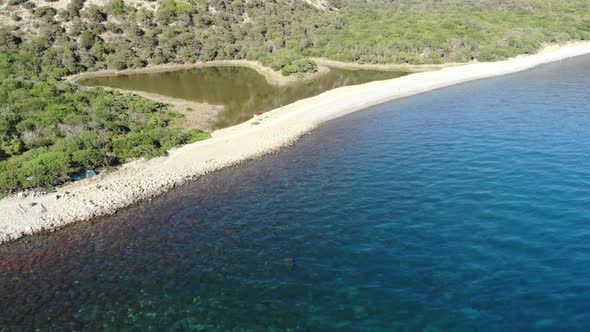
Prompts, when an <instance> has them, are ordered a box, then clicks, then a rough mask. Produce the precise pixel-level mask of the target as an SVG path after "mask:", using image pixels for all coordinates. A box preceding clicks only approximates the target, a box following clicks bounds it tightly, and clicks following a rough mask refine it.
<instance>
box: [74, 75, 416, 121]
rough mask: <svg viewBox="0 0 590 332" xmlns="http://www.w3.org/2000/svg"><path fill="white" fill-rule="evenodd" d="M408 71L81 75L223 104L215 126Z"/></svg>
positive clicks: (114, 84)
mask: <svg viewBox="0 0 590 332" xmlns="http://www.w3.org/2000/svg"><path fill="white" fill-rule="evenodd" d="M405 74H406V73H403V72H392V71H374V70H344V69H331V70H330V72H329V73H327V74H325V75H322V76H320V77H318V78H317V79H314V80H311V81H307V82H300V83H295V84H291V85H287V86H284V87H278V86H275V85H271V84H269V83H268V82H267V81H266V78H265V77H264V76H262V75H260V74H258V72H256V71H255V70H254V69H250V68H244V67H210V68H195V69H185V70H177V71H169V72H158V73H146V74H132V75H119V76H108V77H96V78H89V79H85V80H81V81H80V82H79V83H80V84H82V85H87V86H108V87H112V88H119V89H124V90H132V91H144V92H149V93H156V94H159V95H163V96H167V97H174V98H180V99H185V100H190V101H195V102H199V103H207V104H211V105H223V106H224V110H223V112H221V113H220V114H219V116H218V118H217V121H216V123H215V125H214V127H215V128H223V127H228V126H232V125H235V124H238V123H242V122H244V121H246V120H249V119H251V118H252V115H253V114H256V113H257V112H265V111H270V110H272V109H275V108H278V107H280V106H281V105H288V104H290V103H293V102H295V101H297V100H299V99H304V98H308V97H312V96H315V95H318V94H320V93H322V92H325V91H328V90H331V89H334V88H337V87H341V86H347V85H356V84H362V83H367V82H371V81H378V80H385V79H390V78H395V77H399V76H402V75H405Z"/></svg>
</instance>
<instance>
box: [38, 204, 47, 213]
mask: <svg viewBox="0 0 590 332" xmlns="http://www.w3.org/2000/svg"><path fill="white" fill-rule="evenodd" d="M39 206H41V209H42V210H43V212H47V209H46V208H45V205H43V204H41V203H39Z"/></svg>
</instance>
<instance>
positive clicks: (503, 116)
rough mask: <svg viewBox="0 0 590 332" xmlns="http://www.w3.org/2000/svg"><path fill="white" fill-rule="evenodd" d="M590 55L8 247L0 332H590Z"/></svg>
mask: <svg viewBox="0 0 590 332" xmlns="http://www.w3.org/2000/svg"><path fill="white" fill-rule="evenodd" d="M589 86H590V57H581V58H577V59H574V60H568V61H564V62H561V63H555V64H551V65H546V66H543V67H541V68H537V69H534V70H532V71H527V72H524V73H520V74H516V75H511V76H505V77H499V78H494V79H489V80H485V81H479V82H474V83H469V84H465V85H461V86H455V87H451V88H446V89H443V90H438V91H434V92H430V93H427V94H424V95H420V96H416V97H412V98H408V99H404V100H401V101H396V102H393V103H388V104H385V105H381V106H378V107H373V108H371V109H369V110H365V111H362V112H358V113H356V114H353V115H350V116H347V117H345V118H341V119H338V120H335V121H332V122H330V123H328V124H326V125H324V126H322V127H321V128H320V129H319V130H317V131H315V132H313V133H312V134H310V135H308V136H306V137H304V138H303V139H302V140H301V141H300V142H299V143H298V144H296V145H295V146H293V147H291V148H289V149H286V150H285V151H283V152H281V153H279V154H275V155H271V156H268V157H265V158H262V159H260V160H257V161H253V162H249V163H247V164H246V165H243V166H240V167H236V168H231V169H226V170H223V171H220V172H217V173H215V174H212V175H209V176H206V177H204V178H201V179H200V180H198V181H196V182H194V183H191V184H189V185H186V186H184V187H181V188H177V189H176V190H174V191H172V192H170V193H169V194H167V195H165V196H163V197H161V198H158V199H155V200H153V201H151V202H145V203H142V204H140V205H138V206H134V207H132V208H129V209H126V210H124V211H122V212H120V213H118V214H116V215H115V216H112V217H108V218H103V219H100V220H96V222H94V223H92V224H91V223H80V224H77V225H74V226H72V227H68V228H66V229H64V230H62V231H59V232H57V233H54V234H50V235H45V236H36V237H29V238H26V239H24V240H22V241H19V242H17V243H13V244H10V245H7V246H2V247H0V258H1V259H0V326H5V327H24V328H31V329H32V328H41V329H44V328H49V327H54V328H55V329H54V330H55V331H57V330H61V329H70V330H71V329H76V328H77V329H80V328H84V329H87V330H98V329H112V330H117V329H131V330H138V331H143V330H147V328H148V327H151V328H153V329H161V330H174V329H176V330H189V329H193V330H205V331H215V330H224V331H225V330H257V331H266V330H269V331H270V330H275V331H279V330H287V329H292V330H326V331H334V330H350V331H358V330H367V331H368V330H371V331H379V330H381V331H555V330H560V331H588V329H589V328H590V279H589V278H590V106H589V105H590V92H589V90H588V87H589Z"/></svg>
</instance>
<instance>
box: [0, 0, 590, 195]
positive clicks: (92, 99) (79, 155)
mask: <svg viewBox="0 0 590 332" xmlns="http://www.w3.org/2000/svg"><path fill="white" fill-rule="evenodd" d="M327 3H328V10H326V11H323V10H319V9H317V8H314V7H313V6H311V5H309V4H307V3H306V2H304V1H302V0H271V1H268V0H249V1H243V0H162V1H158V2H153V1H147V0H146V1H144V2H140V3H138V4H136V5H130V4H129V3H128V2H125V1H123V0H111V1H109V2H108V3H106V4H105V5H104V6H98V5H94V4H85V1H84V0H71V1H70V2H69V4H68V5H67V6H66V7H65V8H63V9H56V8H57V7H56V8H53V7H52V4H53V2H52V1H47V2H46V3H44V4H43V5H39V6H36V5H35V3H33V2H31V1H27V0H9V1H7V2H3V3H2V4H0V22H1V23H0V193H8V192H11V191H15V190H19V189H25V188H31V187H43V186H49V185H55V184H59V183H62V182H64V181H67V180H68V179H69V178H70V177H71V176H72V174H75V173H76V172H79V171H82V170H84V169H86V168H100V167H106V166H110V165H116V164H119V163H122V162H125V161H127V160H130V159H132V158H137V157H152V156H156V155H160V154H162V153H165V151H166V150H167V149H169V148H171V147H173V146H177V145H181V144H185V143H188V142H193V141H196V140H199V139H203V138H206V135H205V134H203V133H201V132H196V131H185V130H177V129H176V130H174V129H171V128H169V127H168V126H167V124H168V122H169V121H170V120H171V119H172V118H174V117H176V116H178V115H175V114H174V113H172V112H170V111H169V110H167V109H166V107H165V105H162V104H158V103H154V102H150V101H148V100H145V99H142V98H139V97H133V96H124V95H121V94H118V93H114V92H107V91H104V90H100V89H82V88H79V87H77V86H76V85H72V84H68V83H64V82H62V81H61V80H60V79H61V78H62V77H64V76H67V75H70V74H75V73H79V72H82V71H92V70H101V69H126V68H139V67H145V66H147V65H151V64H163V63H192V62H196V61H210V60H225V59H247V60H257V61H260V62H261V63H262V64H264V65H267V66H269V67H271V68H273V69H275V70H277V71H280V72H282V73H283V74H284V75H291V74H297V73H305V72H313V71H316V70H317V66H316V64H315V63H314V62H313V61H311V60H309V59H310V58H312V57H324V58H329V59H334V60H341V61H352V62H359V63H404V62H405V63H412V64H426V63H443V62H464V61H470V60H473V59H478V60H480V61H494V60H501V59H505V58H508V57H512V56H515V55H517V54H525V53H533V52H535V51H537V50H538V49H539V48H540V47H541V46H542V45H543V43H546V42H564V41H568V40H572V39H589V38H590V19H589V17H590V2H589V1H587V0H396V1H387V0H367V1H354V0H331V1H327Z"/></svg>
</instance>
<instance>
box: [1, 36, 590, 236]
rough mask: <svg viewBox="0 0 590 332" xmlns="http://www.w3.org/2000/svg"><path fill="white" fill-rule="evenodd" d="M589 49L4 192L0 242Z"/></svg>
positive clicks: (352, 98) (345, 98)
mask: <svg viewBox="0 0 590 332" xmlns="http://www.w3.org/2000/svg"><path fill="white" fill-rule="evenodd" d="M589 53H590V42H580V43H572V44H569V45H566V46H562V47H559V48H555V47H552V48H550V49H545V50H544V51H542V52H540V53H539V54H536V55H531V56H522V57H518V58H514V59H511V60H506V61H501V62H494V63H473V64H468V65H464V66H457V67H448V68H444V69H441V70H438V71H429V72H421V73H416V74H412V75H408V76H403V77H399V78H395V79H392V80H386V81H377V82H371V83H367V84H362V85H357V86H347V87H341V88H337V89H334V90H330V91H327V92H325V93H323V94H321V95H319V96H315V97H312V98H308V99H304V100H300V101H297V102H295V103H293V104H290V105H287V106H284V107H282V108H281V109H277V110H273V111H270V112H267V113H265V114H264V115H263V117H262V119H261V120H259V122H260V124H258V125H253V124H252V122H253V121H255V120H250V121H248V122H245V123H243V124H240V125H236V126H233V127H230V128H225V129H222V130H218V131H215V132H214V133H213V137H212V138H211V139H209V140H206V141H201V142H197V143H194V144H190V145H186V146H184V147H181V148H179V149H175V150H173V151H170V153H169V155H168V156H167V157H160V158H155V159H152V160H149V161H144V160H139V161H135V162H132V163H129V164H126V165H123V166H122V167H121V168H120V169H119V170H117V171H115V172H113V173H110V174H105V175H101V176H99V177H96V178H93V179H89V180H85V181H80V182H78V183H74V184H70V185H67V186H64V187H62V188H60V189H59V190H58V192H56V193H51V194H46V195H36V196H29V197H19V196H13V197H8V198H5V199H3V200H1V201H0V242H6V241H10V240H13V239H17V238H20V237H22V236H24V235H27V234H32V233H35V232H40V231H44V230H55V229H58V228H60V227H62V226H64V225H67V224H70V223H73V222H76V221H82V220H88V219H91V218H95V217H98V216H102V215H108V214H112V213H114V212H115V211H117V210H119V209H121V208H124V207H126V206H129V205H131V204H133V203H136V202H138V201H140V200H143V199H147V198H150V197H154V196H157V195H160V194H162V193H164V192H166V191H167V190H169V189H170V188H173V187H175V186H177V185H179V184H182V183H185V182H187V181H189V180H191V179H195V178H197V177H199V176H201V175H203V174H207V173H209V172H212V171H215V170H219V169H221V168H224V167H228V166H231V165H236V164H239V163H241V162H244V161H246V160H248V159H252V158H256V157H259V156H262V155H264V154H268V153H270V152H273V151H277V150H278V149H280V148H282V147H285V146H287V145H290V144H292V143H294V142H295V141H297V140H298V139H299V138H300V137H301V136H302V135H303V134H305V133H307V132H309V131H310V130H312V129H314V128H316V127H317V126H318V125H319V124H321V123H323V122H326V121H329V120H332V119H334V118H337V117H340V116H343V115H345V114H349V113H351V112H354V111H358V110H361V109H364V108H367V107H369V106H373V105H377V104H381V103H384V102H387V101H391V100H394V99H398V98H402V97H407V96H411V95H416V94H420V93H423V92H426V91H430V90H434V89H439V88H443V87H447V86H450V85H455V84H460V83H465V82H469V81H473V80H477V79H483V78H488V77H493V76H499V75H505V74H510V73H515V72H518V71H522V70H526V69H530V68H532V67H535V66H538V65H541V64H545V63H549V62H553V61H559V60H562V59H566V58H570V57H574V56H578V55H583V54H589Z"/></svg>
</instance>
